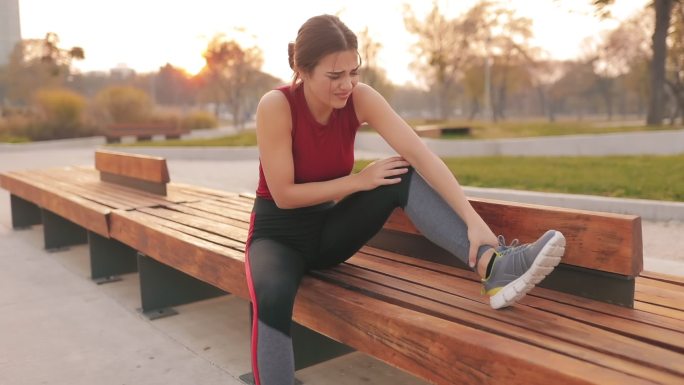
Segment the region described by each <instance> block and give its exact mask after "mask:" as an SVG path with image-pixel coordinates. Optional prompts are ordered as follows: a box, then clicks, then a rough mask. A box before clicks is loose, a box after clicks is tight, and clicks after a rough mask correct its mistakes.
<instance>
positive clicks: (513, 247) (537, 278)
mask: <svg viewBox="0 0 684 385" xmlns="http://www.w3.org/2000/svg"><path fill="white" fill-rule="evenodd" d="M564 252H565V237H564V236H563V234H562V233H561V232H560V231H556V230H549V231H547V232H546V233H544V235H542V236H541V237H540V238H539V239H537V240H536V241H535V242H534V243H528V244H524V245H518V240H517V239H516V240H514V241H513V242H512V243H511V244H510V245H508V246H506V241H505V240H504V237H503V236H501V235H499V247H497V248H496V251H495V252H494V256H493V257H492V258H494V265H493V266H492V271H491V273H490V274H489V276H488V277H487V278H486V279H483V280H482V283H483V284H484V287H483V289H482V292H483V294H486V295H488V296H490V297H491V298H490V299H489V304H490V305H491V306H492V308H494V309H500V308H502V307H506V306H510V305H512V304H514V303H515V302H517V301H518V300H520V299H521V298H522V297H524V296H525V294H527V292H528V291H530V290H532V288H533V287H534V286H535V285H536V284H538V283H539V282H541V280H542V279H544V277H546V276H547V275H549V274H550V273H551V272H552V271H553V269H554V267H556V265H558V263H559V262H560V260H561V257H562V256H563V253H564Z"/></svg>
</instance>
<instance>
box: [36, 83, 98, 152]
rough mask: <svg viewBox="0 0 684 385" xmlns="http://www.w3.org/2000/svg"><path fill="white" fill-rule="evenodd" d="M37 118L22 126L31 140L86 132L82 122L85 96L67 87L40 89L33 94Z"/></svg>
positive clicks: (58, 137)
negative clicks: (65, 88)
mask: <svg viewBox="0 0 684 385" xmlns="http://www.w3.org/2000/svg"><path fill="white" fill-rule="evenodd" d="M34 104H35V107H36V111H37V112H38V116H39V118H38V119H32V120H30V121H29V122H28V124H25V125H24V127H23V131H24V135H25V136H28V137H30V138H31V139H33V140H42V139H62V138H74V137H79V136H84V135H86V134H88V131H89V130H86V129H85V127H84V124H83V114H84V110H85V106H86V101H85V99H84V98H83V97H82V96H81V95H79V94H77V93H75V92H73V91H69V90H64V89H43V90H39V91H38V92H37V93H36V95H35V96H34Z"/></svg>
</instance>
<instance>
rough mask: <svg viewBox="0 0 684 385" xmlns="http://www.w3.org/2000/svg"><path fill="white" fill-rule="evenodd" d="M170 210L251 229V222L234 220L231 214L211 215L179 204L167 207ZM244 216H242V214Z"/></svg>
mask: <svg viewBox="0 0 684 385" xmlns="http://www.w3.org/2000/svg"><path fill="white" fill-rule="evenodd" d="M167 208H168V209H170V210H175V211H178V212H181V213H186V214H191V215H194V216H197V217H201V218H206V219H208V220H211V221H214V222H217V223H224V224H227V225H231V226H235V227H239V228H241V229H245V230H247V229H249V222H246V221H244V220H240V219H234V218H231V217H230V212H227V213H216V214H215V213H211V212H207V211H204V210H199V209H196V208H193V207H189V206H187V205H186V204H177V205H169V206H167ZM240 215H242V214H240Z"/></svg>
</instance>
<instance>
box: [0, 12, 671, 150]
mask: <svg viewBox="0 0 684 385" xmlns="http://www.w3.org/2000/svg"><path fill="white" fill-rule="evenodd" d="M321 13H330V14H336V15H338V16H340V18H341V19H342V21H344V22H345V23H346V24H347V25H348V26H349V27H350V28H351V29H352V30H354V31H355V32H356V33H357V35H358V37H359V44H360V47H359V51H360V53H361V56H362V59H363V67H362V71H361V74H362V75H361V76H362V81H364V82H366V83H368V84H370V85H372V86H373V87H375V88H376V89H378V90H379V91H380V92H381V93H382V94H383V95H384V96H385V97H386V98H387V99H388V101H389V102H390V103H391V104H392V106H393V107H394V108H395V109H396V110H397V111H398V112H399V113H400V115H402V116H403V117H404V118H405V119H406V120H407V121H408V122H409V123H410V124H412V125H413V126H418V125H421V124H426V123H435V122H438V123H439V122H441V123H449V124H452V125H460V126H464V125H465V126H468V127H470V128H472V129H471V130H469V131H468V132H466V135H467V136H466V138H499V137H519V136H539V135H561V134H573V133H602V132H615V131H633V130H653V129H664V128H679V127H681V126H682V119H683V117H684V38H683V36H684V4H683V3H682V1H679V0H656V1H652V0H603V1H601V0H572V1H570V0H565V1H563V0H535V1H532V0H515V1H505V2H504V1H444V0H442V1H433V2H427V1H406V0H401V1H399V0H397V1H394V0H392V1H383V2H368V1H356V0H349V1H345V2H336V1H302V2H297V4H296V5H293V4H288V3H286V2H276V1H251V2H247V3H240V4H239V5H238V4H237V3H235V2H212V1H206V0H196V1H193V2H185V1H167V2H163V3H162V2H152V1H148V2H140V1H129V0H120V1H117V2H115V3H114V2H111V3H110V2H92V1H81V0H62V1H59V2H54V1H47V0H0V101H1V102H2V103H1V105H0V108H1V109H2V118H0V141H4V142H23V141H35V140H46V139H56V138H71V137H82V136H91V135H96V134H98V133H102V132H103V131H106V130H107V127H109V126H110V125H111V124H115V123H130V122H167V123H169V122H171V123H172V124H176V125H179V126H182V127H186V128H191V129H192V128H209V127H217V126H220V125H224V124H229V125H232V126H234V127H237V128H239V129H240V130H247V131H248V130H249V129H250V128H253V122H252V120H253V116H254V112H255V108H256V104H257V102H258V100H259V98H260V96H261V95H262V94H263V93H264V92H265V91H267V90H269V89H271V88H273V87H275V86H278V85H280V84H284V83H287V82H289V81H290V80H291V70H290V68H289V66H288V65H287V51H286V47H287V43H288V42H290V41H294V39H295V37H296V33H297V29H298V28H299V26H300V25H301V24H302V23H303V22H304V21H305V20H306V19H307V18H308V17H310V16H314V15H317V14H321ZM521 123H522V124H521Z"/></svg>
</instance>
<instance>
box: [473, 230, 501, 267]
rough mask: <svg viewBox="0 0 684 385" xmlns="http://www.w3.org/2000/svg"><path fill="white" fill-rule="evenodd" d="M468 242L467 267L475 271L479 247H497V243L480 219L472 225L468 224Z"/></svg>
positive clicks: (494, 236)
mask: <svg viewBox="0 0 684 385" xmlns="http://www.w3.org/2000/svg"><path fill="white" fill-rule="evenodd" d="M468 241H470V252H469V253H468V265H469V266H470V267H471V268H473V269H475V268H477V266H475V263H476V260H477V251H478V249H479V248H480V246H483V245H490V246H492V247H497V246H498V245H499V241H498V239H497V238H496V235H494V233H493V232H492V230H491V229H490V228H489V226H487V224H486V223H485V222H484V221H483V220H482V219H481V218H480V219H479V220H476V221H475V223H474V224H470V223H469V224H468Z"/></svg>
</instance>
